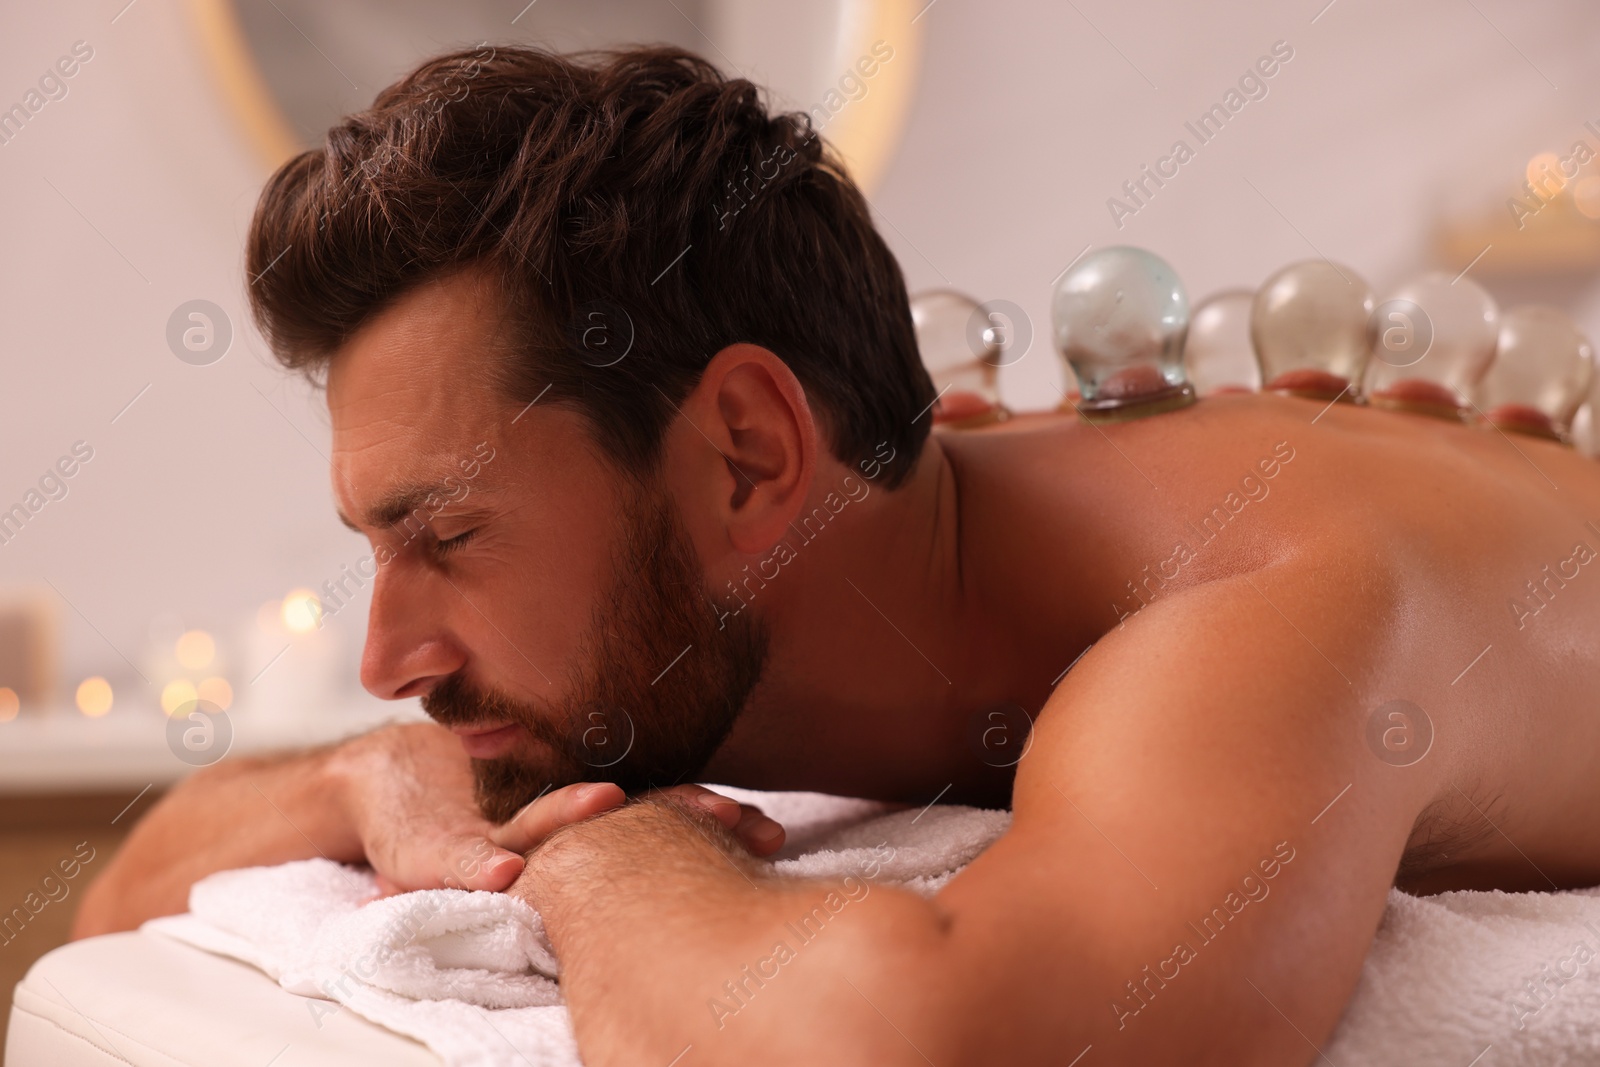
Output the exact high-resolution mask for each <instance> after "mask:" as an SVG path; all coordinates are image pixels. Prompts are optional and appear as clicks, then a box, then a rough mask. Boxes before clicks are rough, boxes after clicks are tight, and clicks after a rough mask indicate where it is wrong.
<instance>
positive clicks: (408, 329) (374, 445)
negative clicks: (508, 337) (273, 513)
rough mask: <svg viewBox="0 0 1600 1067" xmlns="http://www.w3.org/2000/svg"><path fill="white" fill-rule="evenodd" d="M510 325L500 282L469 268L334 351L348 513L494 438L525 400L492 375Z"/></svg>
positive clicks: (332, 410) (333, 389) (443, 468)
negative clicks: (496, 283)
mask: <svg viewBox="0 0 1600 1067" xmlns="http://www.w3.org/2000/svg"><path fill="white" fill-rule="evenodd" d="M504 330H505V311H504V305H503V304H502V303H501V301H500V299H499V297H498V295H497V293H496V291H495V289H494V286H493V283H492V282H490V281H489V280H488V279H487V278H485V277H484V276H483V275H482V274H479V273H474V272H463V273H459V274H455V275H451V276H449V277H446V278H443V279H438V280H433V281H428V282H425V283H423V284H422V285H420V286H418V287H416V288H415V289H413V290H411V291H409V292H407V293H406V294H404V295H403V296H402V297H401V298H400V299H399V300H397V301H396V302H395V303H394V304H392V305H391V306H389V307H388V308H385V309H384V310H383V311H381V312H380V313H378V314H377V315H375V316H373V318H372V319H371V320H370V321H368V322H366V323H364V324H363V325H362V327H361V329H360V330H358V331H357V332H356V334H355V335H354V336H353V337H351V339H350V340H349V341H348V342H346V344H345V345H344V346H343V347H342V348H341V349H340V350H339V351H338V352H337V353H336V354H335V355H334V358H333V360H332V362H331V364H330V365H329V369H328V412H329V415H330V417H331V418H332V422H333V457H332V458H333V468H334V487H333V488H334V494H335V496H336V498H337V499H338V500H339V501H340V504H341V508H342V509H343V510H344V511H345V514H347V515H350V516H352V517H359V514H360V512H361V511H362V510H363V509H364V508H365V507H366V506H367V504H368V503H369V502H371V501H372V500H374V499H375V498H377V497H379V496H381V495H383V494H384V493H385V492H386V491H387V490H390V489H393V488H396V487H400V486H404V485H407V484H410V483H412V482H415V481H419V480H423V479H427V478H429V477H437V476H438V475H439V474H440V473H449V471H448V468H450V467H453V466H454V465H455V464H456V463H457V462H459V461H460V460H461V459H464V458H467V457H470V456H471V455H472V454H473V449H474V448H475V447H476V446H477V445H478V444H479V443H481V442H483V441H490V442H491V443H492V442H493V438H494V436H495V433H496V428H497V427H498V426H499V425H501V424H503V422H504V420H505V419H506V418H507V416H506V411H507V409H508V408H514V407H515V406H516V405H515V404H514V402H513V401H512V400H510V399H509V398H508V397H506V396H505V395H504V394H503V393H502V392H501V391H500V389H499V387H498V385H497V384H496V381H495V377H494V375H493V373H492V366H493V362H492V361H493V360H494V359H495V358H496V357H497V356H498V354H499V352H500V351H501V350H502V348H503V345H504V344H505V341H504V337H505V332H504ZM515 414H516V412H515V411H514V410H512V411H511V415H512V416H514V415H515Z"/></svg>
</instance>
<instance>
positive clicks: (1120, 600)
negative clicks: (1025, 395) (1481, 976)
mask: <svg viewBox="0 0 1600 1067" xmlns="http://www.w3.org/2000/svg"><path fill="white" fill-rule="evenodd" d="M943 439H944V440H945V441H946V450H947V451H948V452H949V454H950V455H951V457H952V461H953V462H954V463H955V464H956V465H957V467H958V469H960V470H962V471H963V473H964V475H966V477H965V478H964V481H965V483H966V493H967V496H966V499H965V500H964V502H963V506H962V509H963V516H964V521H966V522H968V524H969V527H970V528H969V532H968V536H969V538H970V539H971V544H972V545H974V546H978V545H981V546H982V547H981V549H974V551H975V552H977V551H981V552H983V553H986V554H991V555H992V556H993V557H994V558H1001V559H1006V560H1009V561H1011V562H1010V563H1009V564H1008V569H1007V572H1006V575H1004V576H1002V577H1001V578H1000V579H999V580H998V582H997V583H996V585H997V590H998V589H1004V592H998V591H997V593H996V599H997V600H1001V601H1004V602H1005V603H1006V604H1007V605H1008V610H1010V611H1012V612H1015V613H1018V614H1019V615H1021V616H1023V617H1026V618H1029V619H1033V620H1039V621H1042V622H1043V625H1042V626H1036V627H1035V629H1036V630H1038V631H1041V632H1043V633H1045V634H1049V635H1055V634H1069V633H1070V634H1074V635H1075V636H1076V639H1077V643H1078V644H1079V645H1080V646H1081V645H1083V644H1086V643H1088V642H1092V641H1096V640H1098V639H1099V637H1100V636H1101V635H1103V634H1105V633H1107V632H1109V631H1112V630H1114V629H1117V628H1119V627H1122V626H1123V625H1124V624H1125V623H1126V622H1128V621H1129V620H1131V619H1135V618H1138V617H1140V615H1141V614H1142V613H1144V612H1146V611H1148V610H1149V609H1151V608H1152V607H1154V606H1156V605H1160V604H1163V603H1168V602H1171V601H1173V600H1174V598H1177V597H1180V596H1184V595H1186V594H1190V593H1192V592H1193V591H1194V590H1196V589H1198V588H1201V587H1204V586H1206V585H1208V584H1211V583H1216V582H1223V581H1228V580H1237V579H1240V578H1243V579H1245V580H1247V581H1248V582H1249V583H1250V584H1251V585H1252V586H1253V587H1254V588H1255V591H1256V592H1257V593H1258V594H1260V596H1261V597H1262V599H1264V600H1265V601H1267V603H1269V604H1270V605H1271V607H1272V609H1273V610H1272V613H1271V614H1272V616H1273V617H1274V619H1277V620H1281V625H1283V626H1285V627H1292V628H1293V629H1294V630H1296V631H1298V633H1299V637H1300V639H1302V640H1303V641H1304V642H1305V644H1306V645H1307V646H1309V647H1310V648H1313V649H1316V651H1317V654H1318V655H1319V656H1320V657H1321V658H1322V659H1323V660H1325V661H1326V662H1327V667H1328V669H1329V670H1330V671H1332V672H1335V673H1336V674H1337V675H1338V677H1339V678H1342V679H1343V680H1344V683H1345V684H1346V685H1347V686H1348V688H1349V692H1350V701H1351V708H1352V717H1351V722H1350V724H1349V725H1350V729H1351V730H1352V731H1365V732H1367V734H1368V736H1367V742H1368V746H1369V748H1372V749H1373V752H1374V754H1375V755H1376V756H1377V757H1378V758H1380V759H1384V760H1387V761H1389V762H1391V763H1394V764H1395V765H1397V766H1403V765H1406V764H1407V763H1408V761H1414V760H1419V759H1430V760H1434V761H1439V762H1440V763H1441V764H1442V765H1443V766H1444V768H1445V770H1444V773H1443V775H1442V777H1441V778H1440V783H1441V784H1440V786H1439V788H1438V790H1437V795H1436V796H1435V797H1434V798H1433V800H1432V802H1431V803H1430V804H1429V805H1428V807H1427V808H1426V809H1425V810H1424V811H1423V812H1422V813H1421V814H1420V815H1419V816H1417V818H1416V825H1415V827H1414V830H1413V833H1412V836H1411V840H1410V842H1409V846H1408V850H1407V854H1406V859H1405V862H1403V863H1402V865H1401V871H1400V884H1402V885H1405V886H1407V887H1408V888H1418V889H1443V888H1462V887H1468V886H1472V887H1486V886H1497V887H1500V888H1506V889H1517V888H1550V887H1551V884H1552V883H1558V884H1561V885H1570V884H1592V883H1593V882H1595V881H1597V880H1600V773H1596V772H1597V770H1600V716H1597V715H1596V714H1595V711H1596V705H1597V699H1596V693H1597V692H1600V467H1597V466H1596V465H1595V464H1594V463H1593V461H1590V460H1588V459H1586V458H1584V457H1582V456H1580V455H1578V454H1577V453H1575V452H1574V451H1573V450H1571V449H1568V448H1564V447H1561V446H1559V445H1556V444H1553V443H1549V442H1545V441H1541V440H1537V439H1534V438H1530V437H1526V436H1521V435H1506V434H1503V433H1500V432H1498V431H1495V430H1492V429H1483V428H1474V427H1465V426H1459V425H1455V424H1452V423H1449V422H1445V421H1441V420H1438V419H1433V418H1427V417H1423V416H1415V415H1408V414H1402V413H1397V412H1392V411H1386V410H1379V409H1373V408H1366V407H1357V406H1354V405H1349V404H1335V405H1332V406H1331V407H1325V406H1324V405H1323V404H1321V403H1316V402H1312V401H1307V400H1299V399H1294V398H1285V397H1279V396H1274V395H1270V394H1257V395H1247V396H1243V395H1242V396H1222V397H1215V398H1210V399H1207V400H1204V401H1202V402H1200V403H1199V404H1197V405H1195V406H1193V407H1191V408H1188V409H1185V410H1183V411H1180V412H1175V413H1171V414H1167V415H1161V416H1157V417H1152V418H1147V419H1142V420H1138V421H1134V422H1129V423H1124V424H1118V425H1111V426H1107V427H1104V428H1096V427H1092V426H1088V425H1086V424H1084V423H1082V422H1080V421H1078V420H1077V419H1074V418H1070V417H1058V416H1027V417H1024V418H1022V419H1019V420H1016V421H1015V422H1014V423H1012V424H1009V425H1008V424H1002V425H1001V426H1000V427H997V428H995V429H994V430H990V431H987V432H979V433H966V434H947V435H944V437H943ZM974 475H976V476H974ZM1019 516H1022V517H1023V518H1020V519H1019ZM1041 579H1044V580H1041ZM1063 590H1066V591H1067V592H1066V594H1065V595H1063V593H1062V591H1063ZM1102 605H1103V607H1102ZM1332 623H1341V624H1343V625H1345V626H1350V625H1351V624H1352V623H1353V624H1354V625H1356V626H1357V627H1358V628H1360V629H1363V630H1364V631H1365V633H1364V637H1363V640H1362V643H1361V646H1360V651H1359V652H1351V651H1348V650H1346V651H1345V652H1344V654H1343V655H1341V651H1340V647H1339V643H1338V641H1337V640H1336V639H1335V638H1333V637H1332V636H1329V637H1327V638H1323V637H1322V636H1321V635H1323V634H1326V633H1329V630H1328V627H1329V625H1330V624H1332ZM1272 625H1278V622H1273V623H1272ZM1237 637H1238V640H1237V641H1236V642H1235V644H1234V646H1233V647H1234V649H1235V651H1234V652H1233V653H1231V654H1232V655H1236V656H1237V658H1238V661H1239V666H1240V669H1246V668H1248V669H1251V670H1260V671H1271V670H1273V669H1274V668H1273V664H1272V663H1271V662H1252V640H1251V636H1250V634H1249V633H1248V632H1240V633H1239V634H1238V635H1237ZM1060 654H1061V653H1060V645H1059V644H1058V645H1057V646H1056V648H1055V655H1056V657H1057V658H1059V657H1060ZM1049 655H1050V652H1049V651H1047V650H1046V648H1045V647H1044V645H1041V647H1040V651H1039V653H1038V656H1039V669H1040V670H1041V671H1044V670H1046V669H1048V666H1047V663H1046V662H1045V661H1046V659H1047V658H1048V657H1049ZM1050 662H1052V663H1053V662H1054V660H1051V661H1050ZM1059 669H1060V668H1059V667H1057V668H1056V670H1059ZM1396 701H1404V702H1406V703H1404V704H1396V703H1393V702H1396ZM1382 709H1389V710H1387V711H1383V710H1382ZM1413 709H1414V710H1413ZM1374 716H1378V717H1379V718H1380V719H1381V720H1382V721H1381V722H1380V723H1378V724H1376V725H1374V724H1373V723H1371V722H1370V721H1368V720H1370V719H1371V718H1373V717H1374ZM1391 739H1397V744H1398V749H1393V750H1392V749H1390V748H1388V747H1385V746H1386V745H1387V744H1388V742H1389V740H1391ZM1408 746H1410V747H1409V749H1408ZM1402 753H1403V754H1402Z"/></svg>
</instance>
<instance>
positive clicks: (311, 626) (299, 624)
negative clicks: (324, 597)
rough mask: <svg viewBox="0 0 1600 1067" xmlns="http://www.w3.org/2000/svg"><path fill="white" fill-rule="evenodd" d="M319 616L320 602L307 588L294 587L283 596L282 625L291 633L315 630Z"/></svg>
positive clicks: (320, 613)
mask: <svg viewBox="0 0 1600 1067" xmlns="http://www.w3.org/2000/svg"><path fill="white" fill-rule="evenodd" d="M321 616H322V602H321V601H320V600H318V599H317V594H315V593H313V592H311V591H309V590H306V589H296V590H295V591H294V592H292V593H290V594H289V595H288V596H286V597H284V598H283V625H284V626H286V627H287V628H288V630H289V632H290V633H292V634H308V633H310V632H311V631H312V630H315V629H316V628H317V620H318V619H319V618H321Z"/></svg>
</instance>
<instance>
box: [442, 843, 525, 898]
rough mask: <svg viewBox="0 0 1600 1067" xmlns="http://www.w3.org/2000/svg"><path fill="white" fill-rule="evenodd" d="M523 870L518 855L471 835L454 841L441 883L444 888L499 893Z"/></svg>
mask: <svg viewBox="0 0 1600 1067" xmlns="http://www.w3.org/2000/svg"><path fill="white" fill-rule="evenodd" d="M522 867H523V860H522V855H521V853H519V852H513V851H511V850H509V849H505V848H500V847H497V846H496V845H495V843H494V842H492V841H490V840H489V839H487V838H484V837H479V836H476V835H474V836H472V837H468V838H464V839H461V840H458V841H456V842H455V843H454V844H453V846H452V847H451V848H450V849H448V850H447V852H446V854H445V871H444V875H443V878H442V879H441V884H442V885H443V886H444V887H445V888H446V889H488V890H494V891H498V890H501V889H504V888H506V886H508V885H510V884H511V883H512V882H514V881H516V878H517V875H519V874H521V873H522Z"/></svg>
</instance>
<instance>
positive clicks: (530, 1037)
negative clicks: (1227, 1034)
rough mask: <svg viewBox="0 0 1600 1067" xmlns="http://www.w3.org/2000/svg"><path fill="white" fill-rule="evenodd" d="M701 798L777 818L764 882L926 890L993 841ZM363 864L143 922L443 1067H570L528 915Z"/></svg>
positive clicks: (983, 829) (810, 809)
mask: <svg viewBox="0 0 1600 1067" xmlns="http://www.w3.org/2000/svg"><path fill="white" fill-rule="evenodd" d="M716 788H717V790H718V791H719V792H721V793H724V794H726V795H729V796H732V797H734V798H736V799H738V800H742V801H744V802H745V803H751V804H758V805H760V806H761V808H762V809H763V810H765V811H766V812H767V813H768V814H770V815H772V816H773V817H774V818H776V819H778V820H779V821H780V822H782V823H783V824H784V827H785V829H786V830H787V831H788V840H787V842H786V844H785V845H784V848H783V850H782V851H781V852H779V853H778V855H777V856H776V857H774V863H773V866H774V869H775V870H776V872H777V873H779V874H784V875H793V876H796V877H828V876H833V877H843V876H845V875H851V874H853V875H856V876H857V877H858V878H865V879H868V880H870V881H872V882H875V883H880V884H891V883H892V884H895V885H902V886H905V887H907V888H909V889H912V890H914V891H917V892H921V893H923V894H928V895H931V894H932V893H935V892H937V891H938V890H939V888H940V887H942V886H943V885H944V884H945V883H946V882H948V881H949V880H950V879H951V878H952V877H954V875H955V873H956V872H957V871H959V870H960V869H961V868H962V867H964V866H966V864H968V863H969V862H971V860H972V858H973V857H974V856H976V855H977V854H978V853H979V852H981V851H983V849H984V848H986V847H987V846H988V845H989V844H990V843H992V842H993V841H994V840H995V839H996V838H998V837H999V836H1000V835H1001V834H1002V833H1004V832H1005V829H1006V827H1007V826H1008V825H1010V822H1011V816H1010V814H1009V813H1007V812H1003V811H984V810H979V809H976V808H964V807H956V806H952V805H946V806H939V807H932V808H929V809H927V810H926V811H915V810H903V811H897V810H893V809H892V808H891V807H890V806H889V805H885V804H877V803H873V802H871V801H863V800H850V799H845V798H841V797H828V796H823V795H821V794H817V793H753V792H748V791H744V790H738V789H731V788H728V787H725V786H718V787H716ZM376 893H377V883H376V881H375V880H374V879H373V877H372V873H371V872H370V871H369V870H366V869H365V868H355V867H346V866H344V865H342V864H337V863H333V862H331V861H328V860H304V861H301V862H298V863H286V864H283V865H282V866H278V867H252V868H248V869H245V870H238V871H223V872H221V873H219V874H214V875H212V876H211V877H209V878H205V879H203V880H201V881H200V882H198V883H196V884H195V886H194V888H193V889H192V890H191V891H190V894H189V914H187V915H176V916H172V917H169V918H164V919H155V920H152V921H151V922H149V923H146V924H145V929H148V930H156V931H158V932H161V933H164V934H167V935H169V936H172V937H175V938H178V939H179V940H182V941H187V942H189V943H190V944H193V945H196V946H198V947H200V948H204V949H207V950H209V951H213V952H219V953H222V954H224V955H228V956H232V957H234V958H236V959H241V960H244V961H245V962H247V963H251V964H254V965H255V966H257V967H260V968H261V969H262V970H264V971H266V972H267V973H268V974H269V975H271V976H272V977H273V978H275V979H277V981H278V982H279V984H281V985H282V986H283V987H284V988H285V989H287V990H288V991H289V992H291V993H298V994H301V995H303V996H306V997H315V998H323V999H316V1000H308V1001H307V1002H306V1003H307V1010H308V1011H310V1012H311V1014H312V1016H313V1017H314V1018H318V1019H321V1018H323V1017H325V1016H326V1015H327V1014H329V1013H331V1012H334V1011H338V1010H339V1005H343V1006H345V1007H348V1008H350V1009H351V1010H353V1011H355V1012H357V1013H358V1014H360V1015H362V1016H364V1017H366V1018H368V1019H370V1020H372V1021H373V1022H376V1023H378V1024H380V1025H382V1026H386V1027H388V1028H389V1029H391V1030H394V1031H397V1032H398V1033H402V1034H406V1035H408V1036H410V1037H414V1038H416V1039H417V1040H419V1041H421V1042H423V1043H424V1044H426V1045H427V1046H428V1047H429V1048H431V1049H433V1051H434V1052H436V1053H437V1054H438V1055H439V1057H440V1058H441V1059H443V1060H444V1061H445V1062H446V1063H448V1064H451V1065H452V1067H502V1065H504V1067H510V1065H513V1064H528V1063H532V1064H535V1065H537V1067H546V1065H550V1067H557V1065H560V1067H566V1065H573V1067H576V1065H577V1064H579V1062H580V1061H579V1059H578V1052H577V1046H576V1044H575V1043H574V1042H573V1038H572V1031H571V1028H570V1026H569V1025H568V1022H567V1012H566V1008H565V1007H562V1006H561V996H560V991H559V987H558V986H557V985H556V983H555V981H553V979H554V978H555V977H556V974H557V962H556V959H555V957H554V955H553V954H552V953H551V951H550V944H549V941H548V940H547V939H546V937H545V933H544V925H543V923H542V922H541V921H540V919H539V915H538V913H537V912H535V911H534V910H533V909H532V908H530V907H528V906H527V905H526V904H524V903H522V902H521V901H519V900H515V899H513V898H511V897H509V896H506V895H505V894H504V893H482V892H467V891H464V890H457V889H429V890H423V891H420V892H415V893H402V894H399V895H397V896H392V897H385V898H381V899H373V898H374V897H375V895H376Z"/></svg>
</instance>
